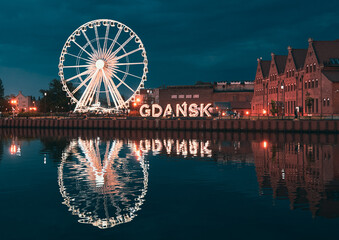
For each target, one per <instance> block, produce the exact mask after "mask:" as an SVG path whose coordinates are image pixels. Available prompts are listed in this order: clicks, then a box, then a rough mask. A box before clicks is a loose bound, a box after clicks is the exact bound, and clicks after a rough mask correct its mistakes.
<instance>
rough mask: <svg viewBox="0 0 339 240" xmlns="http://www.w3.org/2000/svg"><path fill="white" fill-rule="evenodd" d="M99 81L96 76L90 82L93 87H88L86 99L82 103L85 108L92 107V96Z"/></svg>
mask: <svg viewBox="0 0 339 240" xmlns="http://www.w3.org/2000/svg"><path fill="white" fill-rule="evenodd" d="M99 80H100V77H98V75H97V76H96V77H95V78H93V80H92V82H93V84H92V85H93V86H91V87H90V93H89V94H88V98H87V99H86V101H85V102H84V104H85V106H87V105H92V102H93V99H94V95H95V93H96V91H97V88H98V84H99Z"/></svg>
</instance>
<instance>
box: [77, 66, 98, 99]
mask: <svg viewBox="0 0 339 240" xmlns="http://www.w3.org/2000/svg"><path fill="white" fill-rule="evenodd" d="M98 71H99V70H96V71H95V73H94V74H91V75H89V76H88V77H87V78H86V79H85V80H84V81H82V83H80V85H79V86H78V87H77V88H76V89H74V90H73V92H72V94H75V93H76V92H77V91H79V89H80V88H82V87H83V86H84V85H85V83H86V82H88V80H90V79H91V78H92V77H93V76H94V75H96V74H97V73H98Z"/></svg>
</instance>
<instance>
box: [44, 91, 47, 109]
mask: <svg viewBox="0 0 339 240" xmlns="http://www.w3.org/2000/svg"><path fill="white" fill-rule="evenodd" d="M46 96H47V92H44V98H45V107H44V112H45V113H46V111H47V106H46Z"/></svg>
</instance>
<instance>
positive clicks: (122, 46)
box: [109, 36, 134, 58]
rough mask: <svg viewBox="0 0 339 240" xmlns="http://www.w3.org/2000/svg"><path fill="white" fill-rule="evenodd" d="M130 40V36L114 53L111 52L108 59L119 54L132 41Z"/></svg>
mask: <svg viewBox="0 0 339 240" xmlns="http://www.w3.org/2000/svg"><path fill="white" fill-rule="evenodd" d="M132 38H134V36H130V37H129V38H128V39H127V40H126V41H125V42H124V43H123V44H121V45H120V46H119V47H118V49H117V50H115V51H114V52H112V53H111V54H110V55H109V57H111V58H112V57H114V56H115V55H116V54H117V53H118V52H120V50H121V49H123V48H124V47H125V46H126V44H127V43H129V41H131V40H132Z"/></svg>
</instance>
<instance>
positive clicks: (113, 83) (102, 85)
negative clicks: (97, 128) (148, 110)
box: [59, 19, 148, 113]
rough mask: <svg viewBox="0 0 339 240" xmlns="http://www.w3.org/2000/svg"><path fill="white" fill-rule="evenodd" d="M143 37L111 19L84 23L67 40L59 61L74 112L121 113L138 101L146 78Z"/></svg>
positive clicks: (146, 63) (64, 87)
mask: <svg viewBox="0 0 339 240" xmlns="http://www.w3.org/2000/svg"><path fill="white" fill-rule="evenodd" d="M147 65H148V61H147V56H146V51H145V48H144V45H143V43H142V41H141V39H140V38H139V37H138V36H137V34H136V33H135V32H134V31H133V30H132V29H131V28H129V27H128V26H126V25H124V24H122V23H120V22H117V21H115V20H109V19H98V20H94V21H90V22H88V23H85V24H83V25H82V26H80V27H79V28H77V29H76V30H75V31H74V32H73V33H72V34H71V35H70V36H69V37H68V39H67V41H66V43H65V45H64V47H63V49H62V52H61V55H60V62H59V76H60V79H61V83H62V85H63V90H64V91H65V92H66V94H67V96H68V97H70V101H71V103H72V104H76V105H75V109H74V112H80V113H81V112H108V113H113V112H119V111H121V110H123V109H126V108H127V107H128V106H129V102H130V101H134V100H135V95H137V94H139V93H140V89H141V88H144V82H145V81H146V80H147V77H146V74H147V73H148V68H147Z"/></svg>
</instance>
